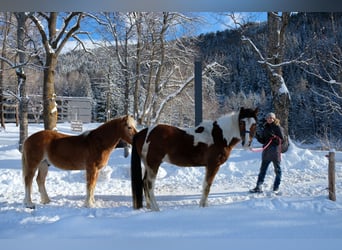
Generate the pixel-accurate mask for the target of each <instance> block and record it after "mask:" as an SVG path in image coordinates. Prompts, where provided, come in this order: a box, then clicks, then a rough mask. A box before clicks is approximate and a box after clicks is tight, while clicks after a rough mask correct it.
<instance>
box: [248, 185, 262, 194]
mask: <svg viewBox="0 0 342 250" xmlns="http://www.w3.org/2000/svg"><path fill="white" fill-rule="evenodd" d="M249 192H250V193H252V194H254V193H259V194H260V193H262V188H261V186H256V187H255V188H253V189H250V190H249Z"/></svg>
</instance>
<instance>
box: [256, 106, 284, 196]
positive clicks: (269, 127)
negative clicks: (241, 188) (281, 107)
mask: <svg viewBox="0 0 342 250" xmlns="http://www.w3.org/2000/svg"><path fill="white" fill-rule="evenodd" d="M255 137H256V139H257V140H258V141H259V142H260V143H262V144H263V152H262V157H261V158H262V159H261V166H260V170H259V175H258V179H257V183H256V187H255V188H253V189H251V190H250V192H251V193H262V192H263V190H262V185H263V183H264V179H265V175H266V172H267V168H268V166H269V164H270V163H271V162H272V163H273V166H274V172H275V180H274V183H273V192H274V193H276V194H278V193H279V185H280V182H281V174H282V173H281V167H280V162H281V141H282V140H283V134H282V131H281V128H280V121H279V119H277V118H276V115H275V114H274V113H272V112H271V113H268V114H267V116H266V123H265V124H264V128H263V131H262V133H261V134H258V133H257V134H256V136H255Z"/></svg>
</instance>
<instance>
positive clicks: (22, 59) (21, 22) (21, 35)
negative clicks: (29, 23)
mask: <svg viewBox="0 0 342 250" xmlns="http://www.w3.org/2000/svg"><path fill="white" fill-rule="evenodd" d="M14 15H15V17H16V19H17V47H18V57H19V67H18V68H17V69H16V73H17V77H18V96H19V131H20V133H19V151H20V152H21V151H22V146H23V143H24V140H25V139H26V137H27V134H28V120H27V114H28V110H27V109H28V98H27V95H26V74H25V70H24V67H23V66H24V65H25V63H26V61H27V59H26V48H25V37H26V20H27V15H26V14H25V13H24V12H16V13H14Z"/></svg>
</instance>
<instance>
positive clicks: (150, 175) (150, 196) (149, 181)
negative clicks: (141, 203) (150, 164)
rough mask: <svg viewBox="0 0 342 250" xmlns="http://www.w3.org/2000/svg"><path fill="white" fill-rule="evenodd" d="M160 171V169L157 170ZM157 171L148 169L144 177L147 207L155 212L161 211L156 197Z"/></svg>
mask: <svg viewBox="0 0 342 250" xmlns="http://www.w3.org/2000/svg"><path fill="white" fill-rule="evenodd" d="M157 171H158V168H157ZM157 171H153V170H151V169H150V168H146V170H145V175H144V180H143V182H144V191H145V199H146V207H147V208H150V209H151V210H153V211H159V207H158V204H157V201H156V198H155V195H154V186H155V180H156V177H157Z"/></svg>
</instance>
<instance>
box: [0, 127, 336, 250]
mask: <svg viewBox="0 0 342 250" xmlns="http://www.w3.org/2000/svg"><path fill="white" fill-rule="evenodd" d="M6 125H7V126H6V130H2V131H1V132H0V238H1V239H12V240H11V241H10V243H8V244H12V246H16V247H17V249H19V248H20V249H22V248H23V247H25V246H26V243H23V242H27V241H29V242H31V243H32V242H35V243H34V244H37V246H36V247H39V246H40V247H42V249H43V245H44V244H41V243H38V242H37V240H39V242H41V240H43V242H44V241H46V242H47V243H49V242H50V240H54V241H56V240H60V239H63V240H68V239H79V240H80V239H81V241H82V242H83V243H84V242H87V243H86V247H89V248H90V247H91V248H94V247H101V248H102V249H105V248H108V249H109V248H110V249H125V248H129V247H131V248H132V249H133V248H137V247H139V245H140V243H142V242H143V243H145V245H144V246H145V247H144V246H143V247H139V248H142V249H151V248H152V249H157V248H158V249H159V248H160V249H163V250H164V249H180V248H182V247H183V248H184V249H185V248H187V249H189V247H192V248H191V249H195V248H194V247H196V249H210V248H214V247H216V248H219V249H239V248H241V247H242V246H245V247H246V249H250V248H256V249H261V248H275V249H299V248H301V249H341V247H342V201H341V200H342V152H336V161H337V163H336V191H337V201H336V202H333V201H330V200H329V199H328V191H327V187H328V160H327V158H326V157H325V155H326V154H327V152H323V151H314V150H309V149H305V148H302V147H297V146H294V145H291V147H290V149H289V151H288V152H287V153H286V154H283V161H282V169H283V180H282V184H281V190H282V195H281V196H274V195H270V192H268V190H271V187H272V183H273V178H274V173H273V166H272V165H270V167H269V171H268V174H267V177H266V181H265V186H264V189H265V190H267V192H266V194H262V195H260V194H259V195H251V194H249V193H248V189H249V188H252V187H254V185H255V182H256V178H257V174H258V170H259V165H260V158H261V156H260V153H255V152H251V151H244V150H243V149H241V148H240V147H237V148H236V149H234V150H233V152H232V154H231V156H230V158H229V160H228V162H226V163H225V164H224V165H223V166H222V167H221V169H220V171H219V173H218V174H217V176H216V179H215V181H214V184H213V186H212V189H211V193H210V195H209V207H206V208H200V207H199V205H198V204H199V199H200V195H201V189H202V181H203V177H204V168H179V167H175V166H171V165H168V164H163V165H162V167H161V168H160V171H159V174H158V179H157V182H156V196H157V202H158V204H159V206H160V209H161V211H160V212H151V211H149V210H147V209H141V210H138V211H137V210H133V209H132V203H131V190H130V187H131V183H130V157H128V158H125V157H124V156H123V149H116V150H115V151H113V153H112V154H111V158H110V160H109V163H108V166H107V167H105V168H104V169H103V171H102V173H101V175H100V178H99V180H98V183H97V186H96V189H95V199H96V207H95V208H85V207H84V206H83V203H84V198H85V180H84V172H83V171H62V170H59V169H57V168H55V167H53V166H51V167H50V171H49V174H48V178H47V181H46V186H47V191H48V194H49V196H50V198H51V200H52V202H51V203H50V204H47V205H42V204H39V199H40V198H39V194H38V189H37V185H36V183H34V185H33V195H32V199H33V201H34V202H35V203H37V206H36V209H35V210H31V209H27V208H25V207H24V206H23V203H22V202H23V198H24V187H23V181H22V175H21V161H20V157H21V154H20V152H19V151H18V150H17V143H18V135H19V131H18V130H19V129H18V128H17V127H15V125H14V124H6ZM97 126H98V124H85V125H84V127H85V129H92V128H95V127H97ZM41 129H42V125H40V124H30V126H29V134H32V133H33V132H36V131H38V130H41ZM58 129H59V130H60V131H61V132H66V133H72V132H71V130H70V124H68V123H64V124H58ZM254 146H255V147H259V146H260V145H258V144H254ZM13 239H14V240H13ZM17 239H20V240H19V241H18V240H17ZM89 240H90V241H89ZM91 240H95V241H94V242H93V241H91ZM255 241H256V242H255ZM259 241H260V242H259ZM58 242H60V241H58ZM258 243H260V244H259V245H258ZM49 244H51V243H49ZM65 244H66V245H67V246H70V245H69V243H65ZM249 244H250V245H249ZM256 244H257V245H256ZM1 249H5V248H3V247H1ZM6 249H10V248H6ZM44 249H45V248H44Z"/></svg>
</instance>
